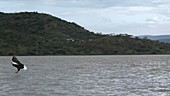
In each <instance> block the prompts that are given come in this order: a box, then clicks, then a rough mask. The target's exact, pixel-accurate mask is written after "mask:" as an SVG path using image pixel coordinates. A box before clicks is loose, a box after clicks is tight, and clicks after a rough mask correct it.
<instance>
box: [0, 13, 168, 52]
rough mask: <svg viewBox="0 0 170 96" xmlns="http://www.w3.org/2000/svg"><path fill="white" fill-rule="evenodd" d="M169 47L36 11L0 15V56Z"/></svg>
mask: <svg viewBox="0 0 170 96" xmlns="http://www.w3.org/2000/svg"><path fill="white" fill-rule="evenodd" d="M169 53H170V44H166V43H160V42H158V41H151V40H147V39H139V38H137V37H136V38H133V37H132V36H129V35H114V36H112V35H102V34H95V33H93V32H90V31H88V30H86V29H84V28H83V27H81V26H79V25H77V24H76V23H73V22H67V21H64V20H62V19H60V18H57V17H54V16H51V15H48V14H43V13H37V12H22V13H2V12H1V13H0V55H89V54H94V55H96V54H169Z"/></svg>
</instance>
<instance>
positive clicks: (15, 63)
mask: <svg viewBox="0 0 170 96" xmlns="http://www.w3.org/2000/svg"><path fill="white" fill-rule="evenodd" d="M11 63H12V65H13V66H14V67H16V68H17V72H16V73H18V72H19V71H20V69H24V70H27V67H26V66H25V65H24V64H22V63H21V62H20V61H19V60H18V59H17V58H16V57H15V56H13V57H12V62H11Z"/></svg>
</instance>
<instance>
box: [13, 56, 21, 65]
mask: <svg viewBox="0 0 170 96" xmlns="http://www.w3.org/2000/svg"><path fill="white" fill-rule="evenodd" d="M12 64H14V65H20V64H21V63H20V61H19V60H18V59H17V58H16V57H15V56H13V57H12Z"/></svg>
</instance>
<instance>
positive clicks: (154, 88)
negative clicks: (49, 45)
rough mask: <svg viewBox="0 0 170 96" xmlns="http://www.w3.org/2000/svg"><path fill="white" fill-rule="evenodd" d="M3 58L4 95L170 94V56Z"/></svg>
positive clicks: (0, 87)
mask: <svg viewBox="0 0 170 96" xmlns="http://www.w3.org/2000/svg"><path fill="white" fill-rule="evenodd" d="M11 58H12V57H11V56H4V57H3V56H1V57H0V96H169V94H170V55H169V56H168V55H110V56H18V59H19V60H20V61H21V62H22V63H24V64H25V65H26V66H27V68H28V70H26V71H25V70H21V71H20V72H19V73H18V74H17V73H15V72H16V69H15V68H14V67H13V66H12V65H11V63H10V62H11Z"/></svg>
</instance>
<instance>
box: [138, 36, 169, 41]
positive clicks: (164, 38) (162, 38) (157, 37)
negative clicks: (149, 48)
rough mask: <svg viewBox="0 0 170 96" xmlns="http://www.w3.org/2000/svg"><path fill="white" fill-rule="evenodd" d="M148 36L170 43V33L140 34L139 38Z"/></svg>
mask: <svg viewBox="0 0 170 96" xmlns="http://www.w3.org/2000/svg"><path fill="white" fill-rule="evenodd" d="M144 37H147V38H148V39H150V40H158V41H160V42H165V43H170V35H155V36H152V35H144V36H139V38H144Z"/></svg>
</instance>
